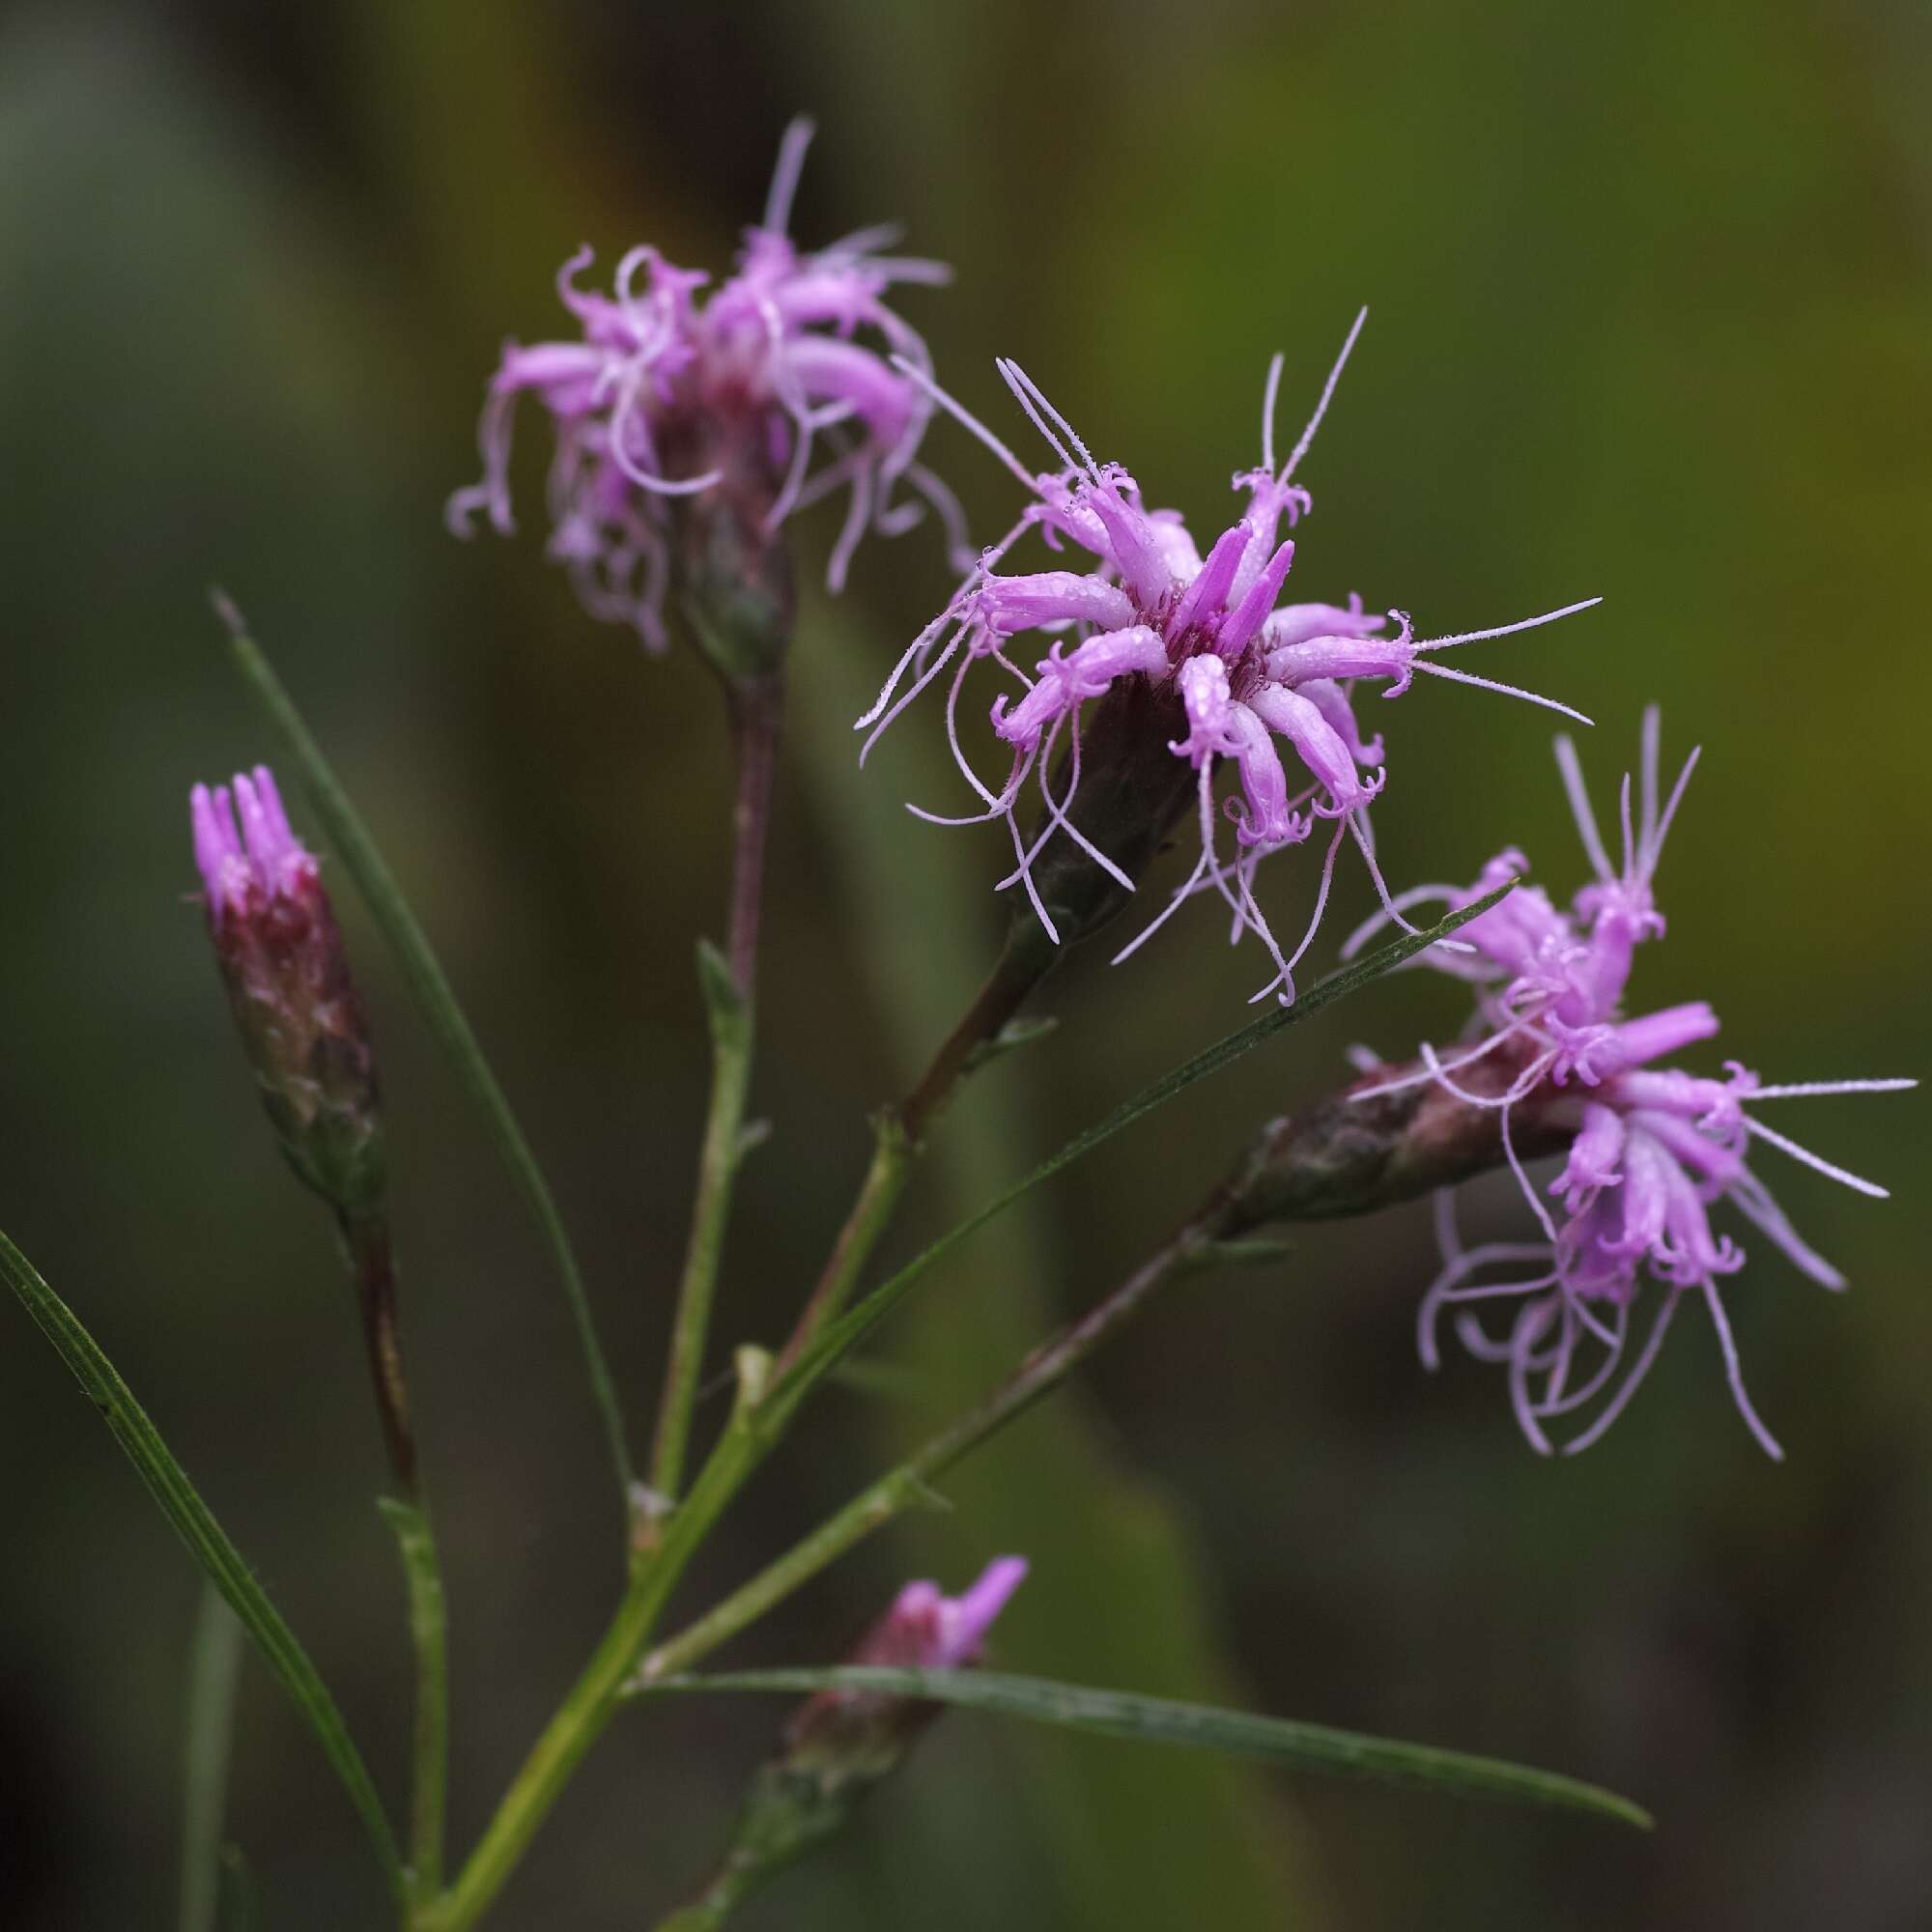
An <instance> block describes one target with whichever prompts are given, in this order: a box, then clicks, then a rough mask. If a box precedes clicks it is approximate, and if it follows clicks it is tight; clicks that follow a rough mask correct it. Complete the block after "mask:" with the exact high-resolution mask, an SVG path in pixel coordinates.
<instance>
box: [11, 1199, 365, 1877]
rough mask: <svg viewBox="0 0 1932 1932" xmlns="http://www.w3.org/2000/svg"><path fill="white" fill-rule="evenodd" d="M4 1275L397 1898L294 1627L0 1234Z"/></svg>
mask: <svg viewBox="0 0 1932 1932" xmlns="http://www.w3.org/2000/svg"><path fill="white" fill-rule="evenodd" d="M0 1274H4V1275H5V1276H6V1277H7V1282H8V1286H9V1287H11V1288H12V1289H13V1291H14V1293H15V1294H16V1295H17V1296H18V1297H19V1299H20V1303H21V1305H22V1306H23V1307H24V1308H25V1309H26V1311H27V1313H28V1314H29V1315H30V1316H32V1317H33V1319H34V1321H35V1322H36V1323H37V1324H38V1325H39V1327H40V1329H41V1331H42V1333H43V1334H44V1335H45V1336H46V1338H47V1340H48V1341H50V1342H51V1343H52V1344H53V1345H54V1347H55V1349H57V1350H59V1351H60V1355H61V1359H62V1360H63V1361H65V1362H66V1363H67V1365H68V1367H69V1368H70V1369H71V1370H72V1371H73V1376H74V1379H75V1380H76V1381H78V1382H79V1383H80V1385H81V1387H82V1389H84V1390H85V1391H86V1394H87V1397H88V1400H89V1401H90V1402H92V1403H93V1404H94V1406H95V1407H96V1408H98V1409H99V1411H100V1418H101V1420H102V1421H103V1422H105V1423H106V1425H107V1427H108V1429H109V1431H110V1432H111V1433H112V1435H113V1436H114V1439H115V1440H116V1441H117V1442H119V1443H120V1445H121V1447H122V1449H123V1451H124V1452H125V1453H126V1455H127V1457H128V1461H129V1462H130V1463H133V1465H134V1468H135V1472H136V1473H137V1474H138V1475H139V1476H140V1478H141V1480H142V1482H144V1483H145V1484H146V1485H147V1486H148V1490H149V1492H150V1493H151V1494H152V1495H153V1496H154V1498H155V1500H156V1502H157V1503H158V1504H159V1505H160V1507H161V1513H162V1515H164V1516H165V1517H166V1518H167V1520H169V1521H170V1522H171V1523H173V1524H174V1526H175V1529H176V1531H177V1532H178V1533H179V1534H180V1536H181V1539H182V1541H183V1542H184V1543H185V1544H186V1545H187V1547H188V1548H189V1550H190V1551H191V1552H192V1553H193V1555H194V1559H195V1561H196V1562H197V1563H199V1564H200V1565H201V1567H202V1569H203V1570H204V1571H206V1572H207V1574H208V1576H209V1577H210V1579H211V1580H212V1581H213V1584H214V1587H215V1588H216V1589H217V1590H219V1591H220V1592H221V1594H222V1596H223V1597H224V1598H226V1599H227V1602H228V1605H229V1607H230V1608H231V1609H232V1610H234V1612H235V1614H236V1615H237V1616H238V1617H240V1618H241V1623H242V1626H243V1628H245V1629H246V1631H247V1633H248V1634H249V1635H250V1636H251V1637H253V1638H254V1640H255V1643H256V1645H257V1647H258V1648H259V1649H260V1650H261V1653H262V1656H263V1658H264V1659H265V1660H266V1661H267V1662H268V1665H269V1668H270V1670H271V1671H273V1672H274V1674H275V1676H276V1677H277V1678H278V1679H279V1680H280V1681H281V1684H282V1688H283V1689H284V1690H287V1691H288V1693H289V1695H290V1697H292V1698H293V1699H294V1700H295V1704H296V1708H297V1709H298V1711H300V1713H301V1714H302V1716H303V1717H304V1718H305V1719H307V1720H308V1725H309V1728H310V1729H311V1730H312V1731H314V1733H315V1735H316V1739H317V1741H318V1742H319V1743H320V1744H321V1746H322V1748H323V1751H324V1753H325V1755H326V1756H327V1759H328V1761H329V1763H330V1764H331V1765H333V1766H334V1767H335V1775H336V1776H338V1777H339V1778H341V1780H342V1782H343V1785H344V1787H345V1788H346V1789H347V1791H348V1793H349V1797H350V1801H351V1802H352V1803H353V1804H355V1809H356V1811H357V1812H358V1813H359V1814H360V1815H361V1819H362V1823H363V1825H364V1826H365V1827H366V1828H367V1830H368V1833H369V1837H370V1841H371V1842H372V1843H373V1844H374V1846H375V1848H376V1855H377V1857H378V1858H379V1859H381V1860H382V1861H383V1869H384V1873H385V1874H386V1875H387V1877H388V1880H389V1883H390V1885H391V1887H392V1888H393V1889H395V1891H396V1893H397V1895H398V1897H400V1896H401V1894H402V1886H403V1861H402V1855H401V1853H400V1852H399V1851H398V1849H397V1846H396V1838H395V1833H393V1832H392V1831H391V1830H390V1827H389V1820H388V1817H387V1814H386V1813H385V1812H384V1809H383V1801H382V1799H381V1798H380V1797H378V1796H377V1793H376V1787H375V1785H374V1784H373V1783H372V1782H371V1781H370V1777H369V1773H368V1770H367V1768H366V1767H365V1766H364V1764H363V1762H362V1757H361V1753H360V1752H359V1751H357V1750H356V1748H355V1743H354V1741H353V1740H352V1739H351V1738H350V1735H349V1729H348V1726H347V1725H346V1724H345V1723H344V1722H343V1720H342V1713H341V1712H340V1711H339V1710H337V1709H336V1705H335V1699H334V1698H333V1697H331V1696H330V1695H329V1693H328V1688H327V1685H325V1684H324V1683H323V1681H322V1678H321V1676H320V1674H319V1673H318V1672H317V1670H316V1667H315V1665H314V1664H313V1663H312V1662H310V1661H309V1656H308V1653H307V1652H306V1651H305V1650H303V1649H302V1647H301V1645H300V1644H299V1643H298V1642H297V1641H296V1637H295V1633H294V1632H292V1631H291V1630H290V1629H289V1627H288V1625H287V1624H285V1623H284V1622H283V1621H282V1618H281V1614H280V1612H279V1611H277V1610H276V1608H275V1606H274V1605H272V1604H271V1603H270V1601H269V1599H268V1596H267V1594H266V1593H265V1592H264V1590H263V1588H262V1586H261V1585H260V1584H259V1583H258V1582H256V1580H255V1577H254V1574H253V1573H252V1572H251V1571H250V1570H249V1568H248V1565H247V1563H246V1562H245V1561H244V1560H243V1558H242V1556H241V1551H240V1550H238V1549H237V1548H235V1546H234V1544H232V1543H231V1542H230V1541H229V1540H228V1537H227V1534H226V1532H224V1531H223V1529H222V1527H221V1525H220V1524H219V1523H218V1522H216V1521H215V1520H214V1516H213V1512H212V1511H211V1510H210V1509H209V1507H208V1505H207V1504H206V1503H205V1502H203V1501H202V1499H201V1496H200V1493H199V1492H197V1491H196V1489H195V1487H194V1485H193V1484H192V1483H191V1482H189V1481H188V1478H187V1474H186V1472H185V1470H184V1469H183V1468H182V1466H181V1464H180V1463H177V1462H176V1461H175V1459H174V1456H173V1455H172V1454H171V1453H170V1451H169V1449H168V1445H167V1444H166V1443H165V1442H164V1441H162V1440H161V1436H160V1432H159V1431H158V1430H156V1427H155V1425H154V1424H153V1422H151V1421H150V1420H149V1418H148V1413H147V1411H146V1410H145V1409H144V1408H143V1407H142V1406H141V1405H140V1404H139V1403H138V1402H136V1401H135V1400H134V1396H133V1392H132V1391H131V1390H130V1389H129V1388H128V1384H127V1383H126V1382H125V1381H123V1380H122V1379H121V1376H120V1372H119V1371H118V1370H117V1369H116V1368H115V1366H114V1364H113V1363H112V1362H110V1361H109V1360H108V1359H107V1357H106V1356H105V1355H104V1354H103V1353H102V1352H101V1350H100V1348H99V1344H98V1343H97V1342H96V1341H95V1339H94V1337H93V1336H92V1335H90V1334H89V1333H88V1332H87V1330H86V1329H85V1328H84V1327H82V1326H81V1324H80V1321H78V1320H77V1319H76V1317H75V1316H74V1313H73V1311H72V1310H71V1308H69V1307H68V1305H67V1303H66V1302H64V1301H63V1300H62V1299H61V1298H60V1296H59V1295H57V1294H56V1293H54V1292H53V1290H52V1289H51V1288H49V1287H48V1286H47V1284H46V1283H45V1282H44V1281H43V1280H42V1278H41V1275H40V1273H39V1271H38V1270H37V1269H36V1268H35V1266H34V1264H32V1263H31V1262H30V1261H28V1259H27V1258H26V1256H25V1255H23V1254H22V1253H21V1252H20V1251H19V1249H18V1248H16V1247H15V1246H14V1243H13V1242H12V1241H11V1240H10V1239H9V1238H8V1237H7V1236H6V1235H4V1234H0Z"/></svg>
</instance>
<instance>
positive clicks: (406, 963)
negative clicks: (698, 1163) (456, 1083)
mask: <svg viewBox="0 0 1932 1932" xmlns="http://www.w3.org/2000/svg"><path fill="white" fill-rule="evenodd" d="M214 608H215V611H216V614H217V615H219V616H220V618H221V620H222V622H223V623H224V624H226V625H227V627H228V632H229V642H230V645H231V647H232V649H233V652H234V657H235V663H236V665H237V667H238V668H240V670H241V676H242V679H243V681H244V682H245V683H246V684H247V686H248V688H249V690H250V692H251V693H252V694H253V696H254V697H255V699H256V701H257V702H258V703H259V704H260V705H261V707H262V710H263V712H264V713H265V714H266V715H267V717H268V719H269V722H270V724H271V725H273V726H274V728H275V730H276V731H277V732H278V733H279V735H280V736H281V739H282V741H283V743H284V744H285V745H286V747H287V748H288V752H289V755H290V757H291V758H292V759H293V760H294V761H295V764H296V766H297V767H298V770H299V771H300V774H301V780H302V789H303V791H304V792H305V794H306V795H307V797H308V801H309V804H310V805H311V806H312V807H313V808H314V810H315V814H316V816H317V817H318V818H319V819H321V820H322V823H323V827H324V829H325V830H326V831H327V834H328V838H329V842H330V843H331V844H332V845H333V846H334V847H335V849H336V851H337V852H339V853H340V854H341V856H342V862H343V864H344V865H345V866H346V867H348V869H349V873H350V876H351V877H352V878H354V879H355V884H356V887H357V889H358V890H359V891H360V893H361V895H362V897H363V900H364V902H365V903H366V904H367V906H368V908H369V914H370V917H371V918H372V919H374V921H375V922H376V924H377V927H378V928H379V929H380V931H381V932H382V934H383V937H384V939H385V940H386V941H387V942H388V944H389V947H390V950H391V951H392V952H394V953H395V955H396V959H397V963H398V964H399V965H400V966H401V968H402V972H403V979H404V980H405V982H406V983H407V984H408V986H409V989H410V992H411V995H412V997H413V998H414V1000H415V1002H416V1005H417V1007H418V1008H419V1009H420V1010H421V1012H422V1015H423V1017H424V1019H425V1020H426V1021H427V1022H428V1024H429V1029H430V1031H431V1032H432V1033H433V1034H434V1035H435V1036H436V1037H437V1039H438V1040H439V1041H440V1044H441V1046H442V1048H443V1051H444V1052H445V1053H447V1054H448V1056H449V1058H450V1060H451V1062H452V1064H453V1065H455V1067H456V1071H457V1074H458V1076H459V1077H460V1078H461V1080H462V1082H463V1084H464V1086H465V1087H466V1088H467V1089H468V1090H469V1096H470V1098H471V1099H472V1100H473V1101H474V1102H475V1103H476V1106H477V1108H478V1110H479V1111H480V1112H481V1114H482V1116H483V1120H484V1123H485V1125H486V1126H487V1127H488V1129H489V1133H490V1138H491V1140H492V1142H493V1143H494V1144H495V1146H496V1149H497V1153H498V1154H499V1155H500V1156H501V1158H502V1161H503V1163H504V1165H505V1166H506V1167H507V1168H508V1169H509V1170H510V1174H511V1177H512V1178H513V1179H514V1180H515V1181H516V1183H517V1187H518V1190H519V1192H521V1193H522V1195H523V1197H524V1199H525V1202H526V1204H527V1206H528V1208H529V1209H530V1212H531V1213H532V1214H533V1215H534V1216H535V1217H536V1221H537V1225H538V1227H539V1228H540V1229H541V1230H542V1231H543V1236H544V1239H545V1241H546V1242H547V1243H548V1244H549V1246H550V1250H551V1253H552V1255H553V1256H554V1259H555V1262H556V1267H557V1272H558V1274H559V1275H560V1276H561V1277H562V1279H563V1292H564V1295H565V1297H566V1298H567V1299H568V1301H569V1303H570V1312H571V1317H572V1320H573V1321H575V1323H576V1326H577V1334H578V1340H579V1343H580V1344H581V1346H582V1350H583V1359H584V1365H585V1367H586V1369H587V1370H588V1372H589V1376H590V1392H591V1395H592V1398H593V1399H594V1400H595V1402H596V1404H597V1409H598V1413H599V1415H600V1416H601V1417H602V1418H603V1423H604V1433H605V1435H606V1436H607V1437H608V1438H609V1442H610V1452H611V1462H612V1463H614V1465H615V1467H616V1472H617V1484H618V1492H619V1494H620V1495H621V1496H622V1497H623V1500H624V1507H625V1510H626V1512H627V1513H628V1512H629V1509H630V1506H631V1452H630V1447H629V1444H628V1442H627V1440H626V1436H625V1431H624V1414H623V1409H622V1407H621V1406H620V1405H619V1403H618V1401H617V1384H616V1382H615V1381H614V1379H613V1378H611V1368H610V1364H609V1363H608V1362H607V1361H606V1360H605V1358H604V1349H603V1345H602V1343H600V1342H599V1340H598V1338H597V1324H596V1321H595V1320H594V1318H593V1317H592V1315H591V1313H590V1301H589V1297H588V1295H587V1294H586V1293H584V1288H583V1277H582V1274H581V1273H580V1272H579V1271H578V1266H577V1257H576V1254H575V1252H574V1251H573V1250H572V1248H571V1245H570V1236H569V1234H568V1232H567V1231H566V1229H565V1228H564V1225H563V1216H562V1215H561V1214H560V1213H558V1211H557V1207H556V1202H555V1199H554V1197H553V1195H552V1194H551V1191H550V1183H549V1182H548V1181H547V1180H545V1179H544V1177H543V1170H542V1169H541V1168H539V1167H538V1165H537V1160H536V1155H535V1154H534V1153H532V1152H531V1151H530V1145H529V1143H528V1141H526V1139H525V1138H524V1131H523V1129H522V1127H520V1126H519V1125H518V1124H517V1119H516V1116H515V1115H514V1114H513V1113H512V1112H511V1111H510V1103H509V1100H508V1098H507V1097H506V1096H505V1094H504V1093H503V1090H502V1088H501V1087H499V1086H498V1085H497V1076H496V1074H495V1073H493V1072H492V1071H491V1069H490V1064H489V1062H488V1061H487V1060H485V1059H484V1057H483V1048H482V1046H481V1045H480V1043H479V1042H478V1040H477V1038H476V1035H475V1033H474V1032H473V1031H472V1030H471V1028H470V1025H469V1019H468V1018H467V1017H466V1016H465V1014H464V1011H463V1009H462V1008H461V1007H460V1006H458V1005H457V1001H456V994H455V991H454V989H453V988H452V987H451V985H450V983H449V980H448V978H447V976H446V975H445V974H444V972H443V970H442V967H441V964H440V961H439V960H438V959H437V956H436V953H435V952H434V951H432V949H431V947H430V943H429V939H428V936H427V935H426V934H425V933H424V931H423V929H422V927H421V926H420V925H419V924H417V923H416V919H415V915H414V914H413V913H412V912H411V910H410V908H409V902H408V900H406V899H405V898H404V896H403V892H402V888H401V887H400V886H399V885H397V883H396V878H395V874H394V873H393V872H391V871H390V870H389V867H388V864H387V862H386V861H385V860H384V857H383V855H382V853H381V852H379V851H378V850H377V849H376V841H375V840H374V839H373V838H371V837H370V836H369V828H368V827H367V826H366V825H365V824H364V823H363V822H362V817H361V814H360V813H359V812H358V811H357V810H355V806H354V805H352V804H351V803H350V801H349V795H348V793H346V792H345V791H344V790H343V789H342V786H341V784H340V783H339V782H338V781H337V779H336V777H335V773H334V772H333V770H331V769H330V766H329V763H328V760H327V758H326V757H324V755H323V753H322V747H321V746H320V745H318V744H317V743H316V741H315V738H314V737H313V735H312V734H311V733H310V731H309V729H308V726H307V725H305V724H303V722H302V719H301V714H300V713H299V712H298V710H297V709H296V706H295V701H294V699H293V698H291V697H290V696H289V694H288V691H287V689H286V688H285V687H284V685H283V683H282V681H281V679H280V678H279V677H277V676H276V675H275V672H274V668H273V667H272V666H271V665H270V663H269V661H268V659H267V658H265V657H264V656H263V655H262V652H261V648H260V647H259V646H258V645H257V644H256V643H255V641H254V639H252V638H250V637H249V636H248V633H247V627H246V626H245V624H244V623H243V622H242V618H241V612H240V611H237V610H236V609H235V607H234V605H232V604H231V603H230V602H229V601H228V599H227V598H225V597H223V596H221V595H220V594H219V593H218V592H217V593H216V595H215V599H214Z"/></svg>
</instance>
